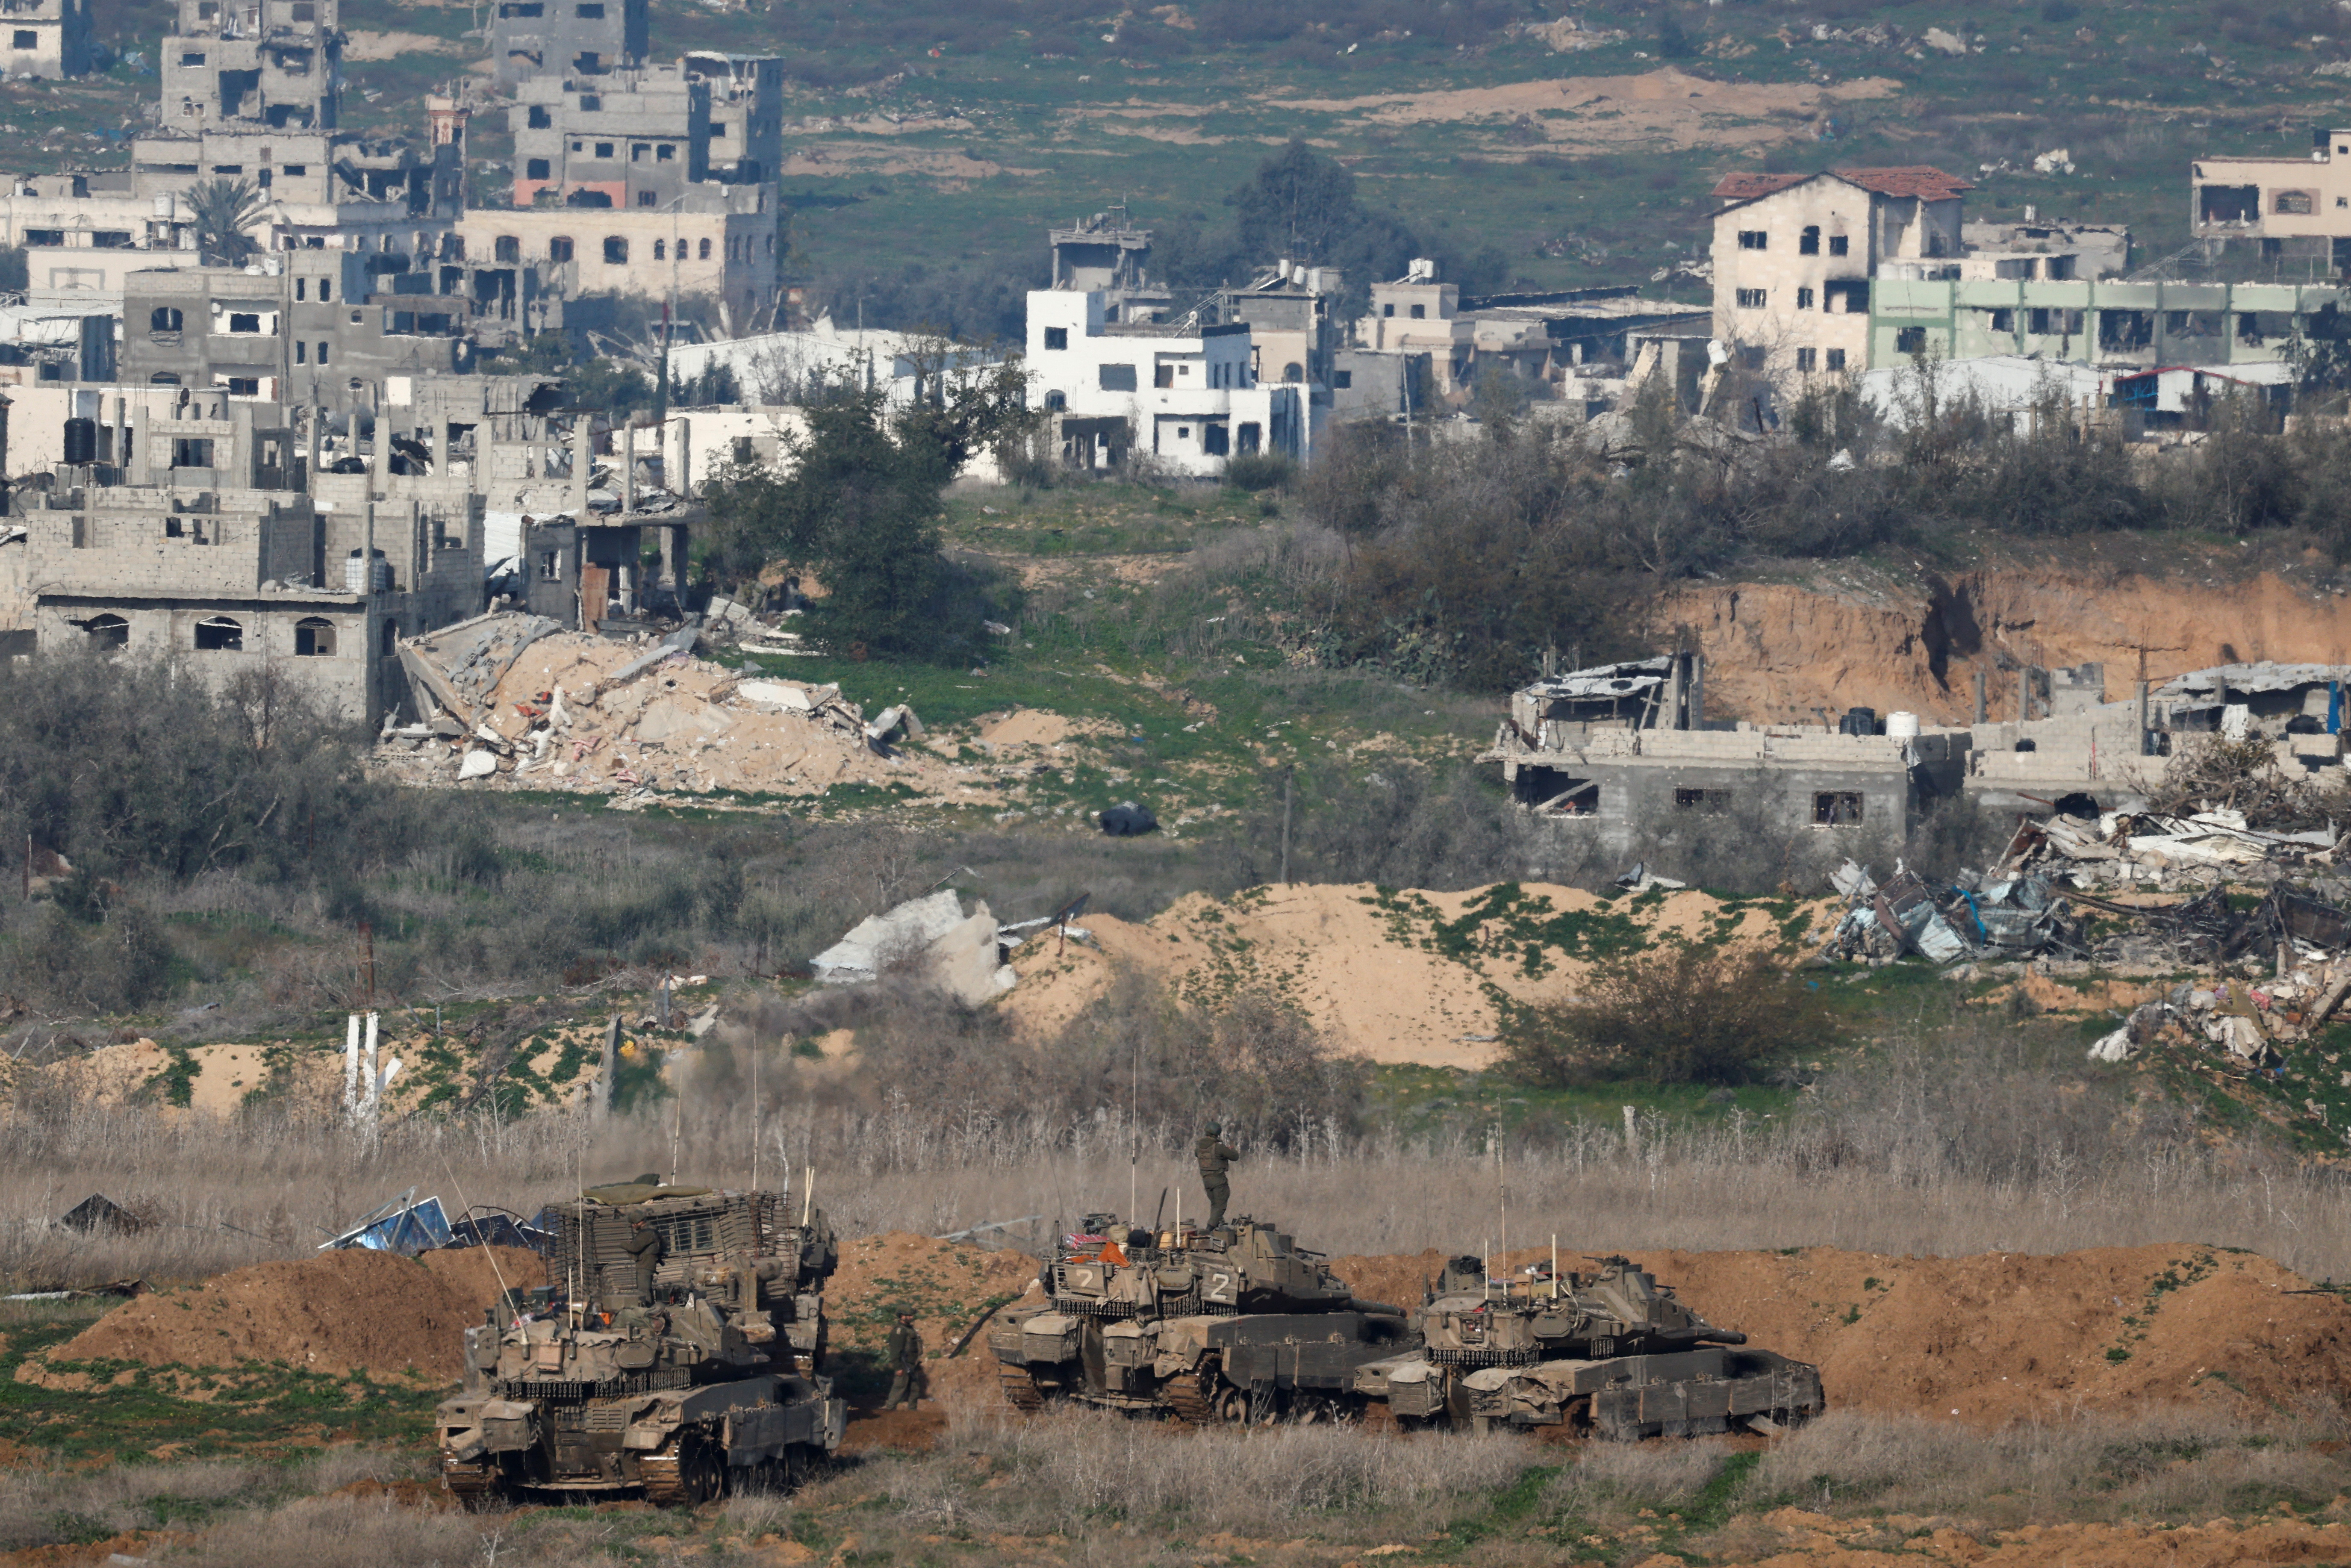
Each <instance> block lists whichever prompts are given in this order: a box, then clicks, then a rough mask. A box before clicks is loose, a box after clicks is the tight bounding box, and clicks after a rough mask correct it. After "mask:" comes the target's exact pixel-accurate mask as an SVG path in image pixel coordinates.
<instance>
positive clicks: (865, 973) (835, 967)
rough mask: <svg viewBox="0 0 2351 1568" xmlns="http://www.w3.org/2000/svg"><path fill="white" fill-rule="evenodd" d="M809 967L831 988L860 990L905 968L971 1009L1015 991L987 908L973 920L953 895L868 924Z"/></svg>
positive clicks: (912, 903) (979, 908) (902, 907)
mask: <svg viewBox="0 0 2351 1568" xmlns="http://www.w3.org/2000/svg"><path fill="white" fill-rule="evenodd" d="M809 967H810V969H811V970H812V971H813V972H814V973H815V975H816V977H817V978H818V979H819V980H820V981H821V982H823V983H824V984H827V985H854V984H858V983H861V982H863V981H869V980H872V979H875V978H877V977H879V976H881V975H882V974H883V972H884V971H886V970H893V969H900V968H903V969H905V970H907V971H909V972H912V973H914V974H918V975H920V976H922V977H924V978H926V979H928V980H930V981H931V982H933V983H934V984H935V985H937V986H938V987H939V988H941V989H943V990H945V991H946V993H947V994H948V995H950V996H952V997H954V998H956V1000H957V1001H959V1002H961V1003H963V1005H965V1006H966V1007H977V1006H978V1005H979V1004H980V1003H981V1002H984V1001H987V999H989V998H992V997H998V996H1001V995H1002V994H1003V993H1004V992H1006V991H1008V990H1010V989H1011V988H1012V983H1013V974H1012V970H1011V967H1010V966H1008V965H1007V964H1006V963H1005V962H1004V955H1003V949H1002V946H1000V945H999V943H998V932H997V925H996V917H995V915H991V914H990V913H989V912H988V908H987V902H986V901H985V900H981V901H979V902H978V903H977V905H976V906H975V908H974V910H973V912H972V913H971V914H970V915H965V914H964V912H963V900H962V898H961V896H960V895H959V894H956V891H955V890H954V889H953V888H943V889H941V890H940V891H939V892H937V893H934V894H929V895H927V896H925V897H923V898H914V899H909V900H907V901H906V902H905V903H904V904H899V905H898V906H897V907H896V908H894V909H892V910H890V911H888V912H887V913H885V914H882V915H869V916H867V917H866V918H865V919H863V920H861V921H859V922H858V923H857V925H855V926H853V927H852V929H851V930H850V932H849V934H848V935H847V936H843V937H842V938H841V940H840V941H838V942H836V943H834V944H833V945H832V946H830V947H828V948H826V949H825V950H824V951H823V952H821V953H820V954H818V955H817V956H815V957H814V958H811V959H810V960H809Z"/></svg>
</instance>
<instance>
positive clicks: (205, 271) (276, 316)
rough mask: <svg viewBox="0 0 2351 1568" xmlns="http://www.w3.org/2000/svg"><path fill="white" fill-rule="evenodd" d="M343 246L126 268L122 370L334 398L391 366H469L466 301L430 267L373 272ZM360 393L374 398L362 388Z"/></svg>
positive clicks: (195, 383)
mask: <svg viewBox="0 0 2351 1568" xmlns="http://www.w3.org/2000/svg"><path fill="white" fill-rule="evenodd" d="M367 261H368V258H367V257H363V256H359V255H357V254H356V253H354V252H350V251H330V250H297V251H286V252H280V253H277V254H272V255H266V256H262V257H260V258H259V259H257V260H256V261H255V262H253V263H252V264H251V265H249V266H246V267H188V268H183V269H181V270H177V271H171V272H140V273H133V274H131V277H130V278H129V280H128V284H127V287H125V289H124V293H123V334H122V339H123V352H122V359H121V365H122V377H123V379H124V380H126V381H129V382H149V383H154V384H161V385H167V386H186V387H200V388H218V389H220V390H222V391H223V392H226V393H228V394H229V395H230V396H232V397H236V398H251V399H257V400H259V401H262V402H273V403H276V402H286V403H303V404H308V403H314V402H315V403H319V404H323V405H325V406H328V407H340V406H341V405H343V404H344V403H346V402H350V401H352V398H351V394H352V393H353V392H362V393H365V392H367V389H369V388H372V387H376V386H380V385H381V383H382V382H383V380H384V378H386V377H387V376H391V375H408V376H415V375H429V374H434V373H443V374H446V373H450V372H455V371H466V370H470V369H471V368H472V365H473V343H472V340H471V339H470V338H469V337H468V336H467V335H466V331H465V328H466V322H467V309H466V301H465V300H464V299H463V298H449V297H448V296H445V295H440V294H435V293H433V292H431V291H430V290H431V287H432V285H433V283H434V281H435V279H434V277H433V275H432V274H430V273H423V272H404V273H378V272H373V271H371V270H370V269H369V267H368V265H367ZM361 401H370V402H371V401H372V396H371V395H368V396H364V397H363V398H362V399H361Z"/></svg>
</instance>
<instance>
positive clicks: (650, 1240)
mask: <svg viewBox="0 0 2351 1568" xmlns="http://www.w3.org/2000/svg"><path fill="white" fill-rule="evenodd" d="M665 1250H666V1249H665V1248H664V1246H663V1244H662V1233H661V1232H660V1231H658V1230H656V1229H654V1228H653V1221H652V1220H650V1219H640V1220H638V1221H637V1222H636V1224H635V1225H633V1226H632V1227H630V1228H629V1252H630V1255H631V1256H632V1257H633V1258H635V1259H636V1260H637V1305H639V1306H641V1307H650V1306H652V1305H653V1270H655V1269H656V1268H658V1267H660V1265H661V1260H662V1254H663V1252H664V1251H665Z"/></svg>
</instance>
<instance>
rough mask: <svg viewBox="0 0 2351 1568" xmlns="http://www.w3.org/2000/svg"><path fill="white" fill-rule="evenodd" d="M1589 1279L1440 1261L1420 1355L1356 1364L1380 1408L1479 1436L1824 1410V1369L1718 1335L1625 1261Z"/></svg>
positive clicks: (1715, 1428) (1738, 1420) (1630, 1431)
mask: <svg viewBox="0 0 2351 1568" xmlns="http://www.w3.org/2000/svg"><path fill="white" fill-rule="evenodd" d="M1593 1262H1594V1263H1596V1264H1597V1265H1598V1267H1597V1268H1596V1269H1595V1270H1593V1272H1591V1273H1588V1274H1587V1273H1578V1272H1555V1271H1554V1270H1552V1268H1551V1267H1550V1266H1549V1265H1548V1264H1546V1265H1541V1266H1540V1267H1539V1268H1538V1269H1537V1270H1534V1271H1533V1272H1531V1273H1528V1274H1521V1275H1516V1276H1494V1275H1491V1274H1489V1273H1488V1272H1487V1270H1486V1266H1485V1264H1484V1262H1483V1261H1482V1260H1479V1259H1478V1258H1475V1257H1467V1258H1456V1259H1453V1260H1450V1261H1448V1262H1447V1265H1446V1267H1445V1269H1444V1270H1443V1272H1442V1273H1440V1274H1439V1275H1438V1277H1437V1281H1436V1282H1435V1283H1434V1284H1433V1285H1432V1286H1431V1287H1430V1289H1429V1291H1427V1293H1426V1299H1425V1300H1424V1301H1423V1303H1422V1306H1421V1311H1420V1338H1421V1343H1420V1347H1419V1349H1418V1350H1417V1351H1416V1352H1414V1353H1412V1354H1405V1355H1399V1356H1395V1357H1392V1358H1389V1359H1386V1360H1383V1361H1380V1362H1376V1363H1373V1364H1367V1365H1366V1366H1364V1368H1363V1369H1362V1370H1361V1371H1360V1372H1359V1373H1358V1375H1357V1377H1356V1389H1357V1391H1358V1392H1359V1393H1361V1394H1363V1395H1364V1396H1365V1397H1366V1398H1368V1399H1371V1400H1373V1401H1374V1402H1375V1403H1377V1404H1379V1405H1381V1406H1384V1407H1385V1410H1386V1412H1387V1414H1388V1415H1390V1416H1395V1417H1399V1418H1403V1419H1406V1420H1411V1421H1416V1422H1423V1423H1428V1422H1435V1423H1445V1424H1463V1425H1468V1426H1471V1427H1476V1428H1477V1429H1479V1430H1481V1431H1482V1430H1485V1429H1486V1428H1488V1427H1490V1426H1493V1425H1495V1424H1497V1423H1499V1424H1501V1425H1504V1426H1510V1427H1549V1426H1562V1425H1564V1426H1567V1427H1572V1428H1573V1429H1576V1430H1578V1431H1582V1432H1586V1433H1589V1434H1591V1435H1593V1436H1598V1437H1616V1438H1635V1437H1660V1436H1664V1437H1688V1436H1692V1435H1695V1434H1698V1433H1702V1432H1723V1431H1728V1430H1730V1429H1731V1428H1732V1427H1742V1428H1746V1429H1751V1430H1757V1431H1775V1430H1777V1429H1779V1428H1780V1427H1784V1426H1789V1425H1792V1424H1794V1423H1795V1422H1798V1421H1802V1420H1804V1419H1806V1418H1808V1417H1809V1416H1813V1415H1816V1414H1818V1413H1819V1411H1820V1410H1821V1408H1822V1397H1821V1381H1820V1373H1819V1371H1818V1369H1817V1368H1814V1367H1812V1366H1809V1365H1807V1364H1804V1363H1802V1362H1797V1361H1791V1360H1789V1359H1788V1358H1787V1357H1785V1356H1782V1355H1778V1354H1773V1353H1772V1352H1771V1351H1763V1350H1758V1351H1750V1350H1740V1349H1736V1348H1734V1347H1737V1346H1743V1345H1744V1344H1746V1343H1747V1336H1746V1335H1745V1334H1743V1333H1737V1332H1735V1331H1733V1330H1729V1329H1719V1328H1716V1327H1715V1326H1714V1325H1713V1324H1711V1323H1709V1322H1707V1321H1706V1320H1705V1319H1704V1318H1702V1317H1700V1316H1699V1315H1698V1313H1697V1312H1694V1311H1692V1310H1691V1309H1690V1308H1689V1307H1688V1306H1687V1304H1685V1303H1684V1302H1683V1301H1680V1300H1679V1299H1678V1298H1677V1296H1676V1295H1675V1293H1674V1291H1673V1289H1672V1288H1671V1287H1670V1286H1665V1285H1660V1284H1659V1283H1657V1280H1656V1275H1654V1274H1651V1273H1650V1272H1649V1271H1648V1270H1646V1269H1642V1268H1640V1267H1638V1266H1636V1265H1635V1264H1634V1263H1633V1262H1632V1261H1631V1260H1628V1259H1624V1258H1599V1259H1594V1260H1593Z"/></svg>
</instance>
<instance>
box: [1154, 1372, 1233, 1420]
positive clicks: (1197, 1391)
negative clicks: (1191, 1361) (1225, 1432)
mask: <svg viewBox="0 0 2351 1568" xmlns="http://www.w3.org/2000/svg"><path fill="white" fill-rule="evenodd" d="M1223 1373H1224V1361H1223V1358H1222V1357H1220V1356H1214V1355H1212V1356H1210V1357H1208V1359H1207V1361H1206V1362H1204V1363H1202V1364H1201V1366H1200V1369H1199V1370H1198V1371H1197V1372H1187V1373H1185V1374H1183V1375H1180V1376H1177V1377H1174V1378H1170V1379H1169V1380H1168V1382H1167V1385H1166V1387H1165V1395H1166V1398H1167V1407H1168V1408H1169V1409H1170V1410H1172V1411H1174V1412H1175V1419H1177V1420H1178V1421H1181V1422H1183V1423H1184V1425H1186V1427H1214V1426H1217V1425H1219V1424H1220V1422H1221V1420H1222V1417H1220V1416H1217V1384H1218V1383H1219V1382H1221V1381H1223Z"/></svg>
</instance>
